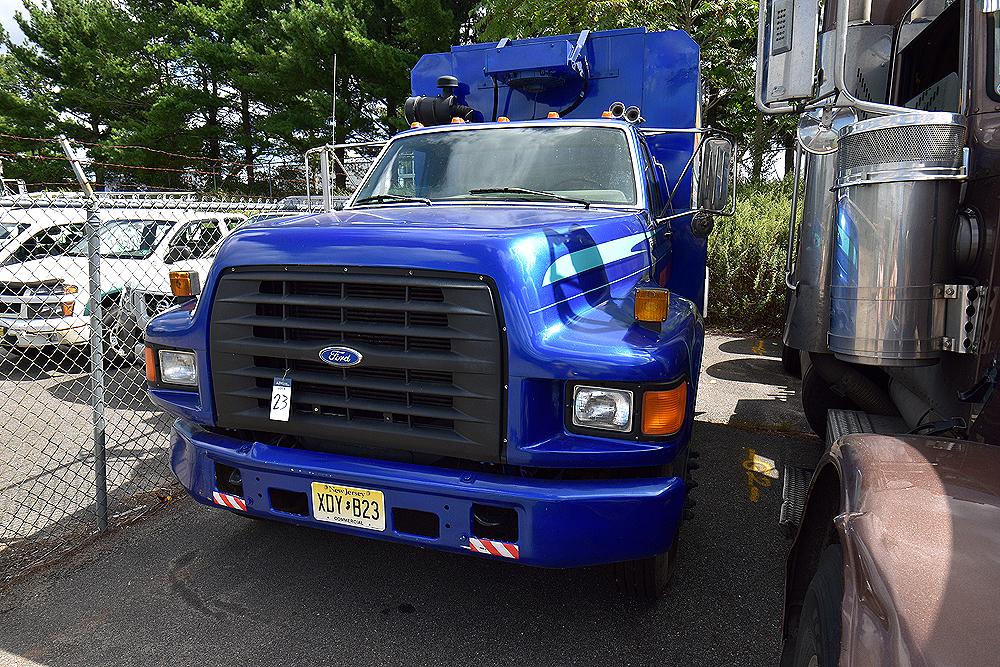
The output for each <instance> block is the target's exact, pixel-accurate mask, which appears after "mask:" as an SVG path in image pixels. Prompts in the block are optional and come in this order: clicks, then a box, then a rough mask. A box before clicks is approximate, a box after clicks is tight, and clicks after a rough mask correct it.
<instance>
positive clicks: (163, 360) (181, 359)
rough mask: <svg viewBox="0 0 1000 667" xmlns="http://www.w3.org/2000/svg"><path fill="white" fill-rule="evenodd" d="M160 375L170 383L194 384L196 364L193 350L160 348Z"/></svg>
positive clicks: (196, 378)
mask: <svg viewBox="0 0 1000 667" xmlns="http://www.w3.org/2000/svg"><path fill="white" fill-rule="evenodd" d="M147 349H148V348H147ZM160 377H161V378H162V379H163V381H164V382H168V383H170V384H183V385H187V386H189V387H194V386H196V385H197V384H198V366H197V364H196V363H195V360H194V352H181V351H179V350H160Z"/></svg>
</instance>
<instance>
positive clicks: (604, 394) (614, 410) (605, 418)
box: [573, 385, 632, 433]
mask: <svg viewBox="0 0 1000 667" xmlns="http://www.w3.org/2000/svg"><path fill="white" fill-rule="evenodd" d="M573 425H574V426H582V427H584V428H598V429H604V430H607V431H619V432H622V433H627V432H629V431H631V430H632V392H631V391H629V390H628V389H609V388H607V387H587V386H583V385H578V386H577V387H575V388H574V390H573Z"/></svg>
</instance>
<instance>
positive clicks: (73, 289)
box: [62, 285, 80, 317]
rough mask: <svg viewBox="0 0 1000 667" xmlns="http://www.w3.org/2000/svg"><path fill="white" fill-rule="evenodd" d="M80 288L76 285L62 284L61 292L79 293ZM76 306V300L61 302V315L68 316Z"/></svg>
mask: <svg viewBox="0 0 1000 667" xmlns="http://www.w3.org/2000/svg"><path fill="white" fill-rule="evenodd" d="M79 292H80V288H79V287H77V286H76V285H63V294H79ZM75 307H76V301H72V300H71V301H64V302H63V303H62V314H63V317H70V316H71V315H72V314H73V310H74V309H75Z"/></svg>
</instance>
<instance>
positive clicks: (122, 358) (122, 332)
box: [102, 300, 140, 366]
mask: <svg viewBox="0 0 1000 667" xmlns="http://www.w3.org/2000/svg"><path fill="white" fill-rule="evenodd" d="M121 312H122V308H121V304H120V303H119V302H118V301H117V300H115V301H109V302H106V303H105V304H104V307H103V318H102V319H103V324H104V356H105V364H106V365H107V364H111V365H115V366H121V365H125V366H132V365H135V364H138V363H139V358H138V356H137V355H136V349H137V348H136V345H137V344H138V343H139V342H140V339H139V336H138V335H137V332H138V330H137V329H135V328H134V327H129V326H128V325H127V324H125V325H123V324H122V321H121Z"/></svg>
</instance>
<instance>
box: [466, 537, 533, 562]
mask: <svg viewBox="0 0 1000 667" xmlns="http://www.w3.org/2000/svg"><path fill="white" fill-rule="evenodd" d="M469 548H470V549H472V550H473V551H475V552H477V553H481V554H487V555H490V556H499V557H500V558H513V559H515V560H517V559H518V558H520V557H521V555H520V553H519V552H518V550H517V545H516V544H509V543H507V542H497V541H496V540H484V539H480V538H478V537H470V538H469Z"/></svg>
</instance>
